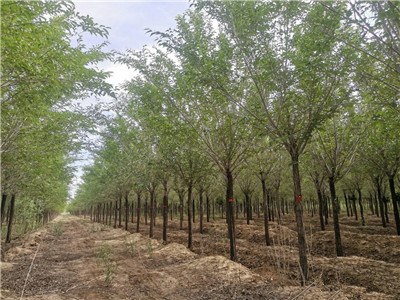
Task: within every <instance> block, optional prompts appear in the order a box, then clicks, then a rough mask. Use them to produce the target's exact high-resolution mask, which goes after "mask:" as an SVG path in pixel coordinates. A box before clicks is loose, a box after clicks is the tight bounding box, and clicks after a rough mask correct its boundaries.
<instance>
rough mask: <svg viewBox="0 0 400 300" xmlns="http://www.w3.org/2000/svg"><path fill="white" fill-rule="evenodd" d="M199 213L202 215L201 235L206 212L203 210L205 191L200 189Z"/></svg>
mask: <svg viewBox="0 0 400 300" xmlns="http://www.w3.org/2000/svg"><path fill="white" fill-rule="evenodd" d="M199 205H200V207H199V213H200V216H199V217H200V233H201V234H202V233H203V217H204V210H203V190H202V189H200V192H199Z"/></svg>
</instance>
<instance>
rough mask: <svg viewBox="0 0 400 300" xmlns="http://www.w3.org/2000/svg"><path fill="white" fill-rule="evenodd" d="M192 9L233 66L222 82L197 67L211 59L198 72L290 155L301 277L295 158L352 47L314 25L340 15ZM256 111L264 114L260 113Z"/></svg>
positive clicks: (325, 113)
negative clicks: (211, 26)
mask: <svg viewBox="0 0 400 300" xmlns="http://www.w3.org/2000/svg"><path fill="white" fill-rule="evenodd" d="M196 7H197V9H199V10H203V11H206V12H207V15H208V16H209V17H211V18H213V19H214V20H217V21H218V22H219V25H220V28H223V32H224V33H223V34H221V35H220V36H218V38H219V40H222V41H223V43H219V45H221V44H222V45H223V46H224V47H222V46H220V48H221V49H224V53H229V57H230V58H232V59H231V60H230V63H229V65H234V68H232V69H231V70H229V69H228V70H225V73H226V72H229V71H230V72H231V73H230V74H231V76H230V78H229V79H230V81H228V84H221V80H219V79H220V78H216V77H215V72H209V70H204V68H203V67H202V66H208V65H210V64H213V63H214V61H212V60H210V62H208V64H203V65H201V66H200V67H201V70H200V72H201V74H203V76H208V75H209V74H211V75H210V78H209V80H208V82H209V83H210V84H211V85H212V86H215V88H216V89H218V90H220V91H221V93H222V94H223V95H225V97H227V98H228V99H230V101H232V102H233V103H236V104H237V105H242V106H245V109H246V110H247V112H248V113H249V114H250V115H251V116H253V117H254V118H256V119H257V120H258V121H259V122H260V123H261V125H262V127H263V128H264V131H265V132H266V133H267V134H268V135H269V136H270V137H271V138H272V139H274V140H279V141H280V142H281V143H282V144H283V145H284V146H285V148H286V150H287V151H288V152H289V154H290V156H291V159H292V173H293V193H294V197H293V198H294V203H295V205H294V206H295V213H296V223H297V232H298V243H299V257H300V265H301V270H302V273H303V275H304V279H307V272H308V264H307V257H306V240H305V231H304V225H303V216H302V215H303V207H302V202H301V199H302V195H301V184H300V174H299V156H300V155H301V154H302V153H303V151H304V149H305V147H306V145H307V143H308V141H309V138H310V136H311V134H312V133H313V131H314V130H315V129H317V128H318V127H319V126H321V125H322V124H323V122H324V121H325V120H327V119H329V118H330V117H332V116H333V115H334V113H335V112H336V111H337V110H338V109H339V108H340V106H341V105H342V103H343V101H344V100H345V99H346V97H345V95H346V94H347V91H346V90H347V89H346V87H345V85H344V84H343V80H344V78H345V77H346V74H348V67H349V62H350V61H351V55H350V54H351V52H349V49H348V48H346V47H345V45H343V44H342V43H339V42H335V40H333V39H332V38H331V37H329V36H328V35H326V34H325V33H323V32H321V30H320V28H321V27H322V28H324V29H325V28H326V30H328V31H329V32H331V33H332V34H334V33H335V32H336V31H337V29H338V28H339V26H340V18H339V17H337V15H336V14H334V13H330V12H329V11H327V10H326V9H324V8H323V7H321V6H319V5H317V4H305V3H300V2H289V3H284V2H273V3H263V2H229V3H228V2H212V3H211V2H206V1H204V2H203V1H199V2H197V4H196ZM338 8H341V5H340V4H338ZM249 24H250V25H249ZM272 24H273V25H272ZM166 35H167V36H168V34H166ZM166 35H164V36H163V37H165V36H166ZM169 36H170V35H169ZM171 39H172V38H171ZM179 39H182V37H178V38H175V39H172V40H173V42H174V43H179V42H181V41H180V40H179ZM214 41H215V39H214ZM185 42H186V45H187V44H192V43H193V41H192V40H186V41H185ZM207 42H209V41H207ZM200 49H202V48H200ZM201 54H202V53H200V55H201ZM191 55H192V57H193V56H195V55H194V53H192V54H191ZM197 56H199V54H197ZM217 58H219V57H218V56H217ZM343 58H345V59H343ZM215 64H216V65H217V66H218V64H217V63H215ZM196 66H197V65H196ZM220 73H221V72H220ZM234 84H239V86H241V87H242V88H243V92H244V94H237V93H236V94H234V93H232V92H231V91H230V90H229V89H227V88H226V86H227V85H228V86H231V85H234ZM243 100H245V101H246V102H247V103H246V105H244V104H243V103H244V102H243ZM260 110H262V112H263V114H264V115H263V118H260V117H259V116H260V114H259V111H260Z"/></svg>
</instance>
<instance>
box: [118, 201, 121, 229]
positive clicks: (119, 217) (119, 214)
mask: <svg viewBox="0 0 400 300" xmlns="http://www.w3.org/2000/svg"><path fill="white" fill-rule="evenodd" d="M118 205H119V206H118V228H121V227H122V194H121V195H120V196H119V204H118Z"/></svg>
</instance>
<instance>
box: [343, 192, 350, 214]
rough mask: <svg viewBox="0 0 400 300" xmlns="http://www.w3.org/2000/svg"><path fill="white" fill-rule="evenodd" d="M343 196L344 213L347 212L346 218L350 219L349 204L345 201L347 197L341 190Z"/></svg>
mask: <svg viewBox="0 0 400 300" xmlns="http://www.w3.org/2000/svg"><path fill="white" fill-rule="evenodd" d="M343 196H344V202H345V204H346V212H347V216H348V217H350V212H349V203H348V201H347V195H346V192H345V190H343Z"/></svg>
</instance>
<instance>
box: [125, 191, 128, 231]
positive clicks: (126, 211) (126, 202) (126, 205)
mask: <svg viewBox="0 0 400 300" xmlns="http://www.w3.org/2000/svg"><path fill="white" fill-rule="evenodd" d="M128 222H129V201H128V192H126V193H125V230H128Z"/></svg>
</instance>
